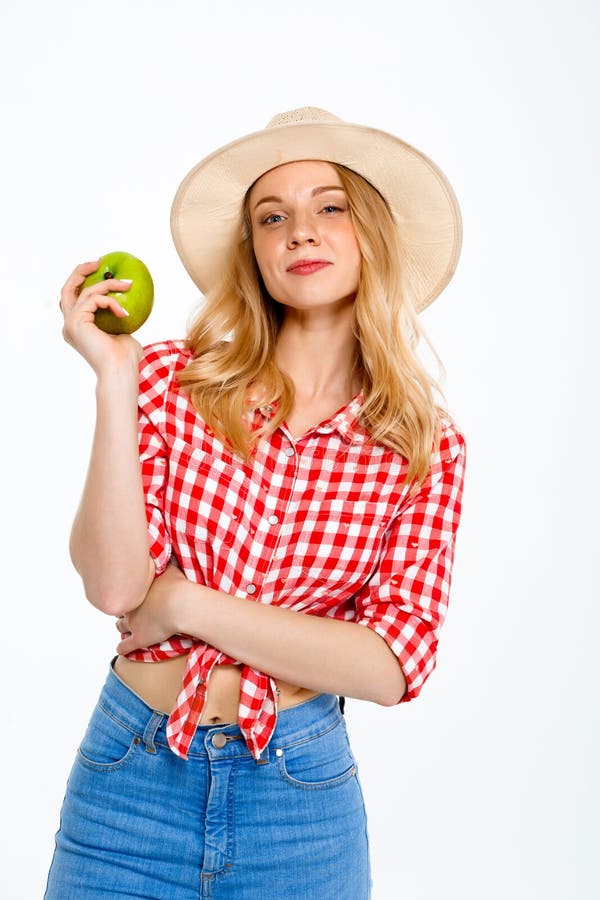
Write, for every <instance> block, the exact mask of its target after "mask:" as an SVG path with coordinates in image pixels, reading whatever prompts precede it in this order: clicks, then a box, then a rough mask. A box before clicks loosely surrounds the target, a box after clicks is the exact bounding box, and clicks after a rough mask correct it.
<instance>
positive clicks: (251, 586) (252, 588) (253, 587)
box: [246, 584, 256, 594]
mask: <svg viewBox="0 0 600 900" xmlns="http://www.w3.org/2000/svg"><path fill="white" fill-rule="evenodd" d="M246 593H247V594H255V593H256V585H255V584H247V585H246Z"/></svg>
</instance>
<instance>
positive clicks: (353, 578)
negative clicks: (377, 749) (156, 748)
mask: <svg viewBox="0 0 600 900" xmlns="http://www.w3.org/2000/svg"><path fill="white" fill-rule="evenodd" d="M190 359H191V352H190V351H188V350H186V349H185V343H184V342H183V341H167V342H164V343H156V344H151V345H150V346H148V347H146V348H145V350H144V354H143V357H142V359H141V362H140V394H139V444H140V459H141V466H142V477H143V485H144V491H145V499H146V512H147V518H148V530H149V540H150V554H151V556H152V557H153V559H154V561H155V564H156V572H157V574H160V573H161V572H163V571H164V569H165V568H166V566H167V564H168V562H169V560H170V558H171V557H172V556H174V557H176V560H177V562H178V564H179V566H180V567H181V569H182V571H183V572H184V574H185V575H186V576H187V578H189V579H190V580H191V581H194V582H196V583H198V584H204V585H207V586H208V587H210V588H214V589H215V590H217V591H223V592H224V593H225V594H232V595H237V596H240V597H245V598H246V599H247V600H249V601H254V602H255V603H271V604H274V605H275V606H283V607H286V608H288V609H293V610H297V611H298V612H303V613H305V614H307V615H313V616H333V617H335V618H337V619H345V620H347V621H351V622H358V623H360V624H362V625H365V626H366V627H367V628H372V629H373V630H374V631H375V632H376V633H377V634H379V635H381V637H382V638H383V639H384V640H385V641H386V642H387V644H388V645H389V646H390V648H391V649H392V651H393V653H394V654H395V655H396V657H397V658H398V661H399V664H400V665H401V666H402V670H403V673H404V676H405V678H406V684H407V689H406V692H405V694H404V695H403V696H402V698H401V700H400V702H406V701H408V700H412V699H413V698H414V697H416V696H417V695H418V694H419V692H420V690H421V688H422V686H423V684H424V682H425V680H426V678H427V677H428V676H429V674H430V673H431V672H432V671H433V669H434V667H435V657H436V649H437V641H438V632H439V629H440V626H441V625H442V623H443V621H444V618H445V615H446V611H447V605H448V595H449V590H450V576H451V568H452V559H453V555H454V540H455V535H456V530H457V527H458V523H459V518H460V510H461V495H462V487H463V475H464V462H465V443H464V438H463V436H462V434H461V433H460V432H459V431H458V430H457V428H456V426H455V425H454V424H453V423H452V422H451V420H450V419H449V418H447V417H446V416H445V414H441V422H442V438H441V444H440V447H439V450H438V452H436V453H434V454H432V458H431V469H430V473H429V475H428V477H427V479H426V481H425V482H424V484H423V486H422V487H421V489H420V491H419V492H418V494H417V495H416V496H413V497H412V499H411V498H409V496H408V489H407V488H406V487H405V486H404V485H403V483H402V482H403V479H404V477H405V475H406V470H407V465H408V464H407V461H406V459H405V457H403V456H401V455H400V454H399V453H396V452H394V451H392V450H390V449H388V448H386V447H384V446H381V445H378V444H371V443H368V436H369V435H368V432H367V430H366V429H365V428H364V427H363V426H362V425H361V423H360V419H359V418H358V416H359V412H360V405H361V401H362V394H361V393H359V394H358V395H357V396H356V397H354V399H353V400H352V401H351V402H350V403H349V404H348V405H347V406H346V407H344V408H343V409H340V410H339V411H338V412H337V413H336V414H335V415H334V416H333V417H332V418H330V419H328V420H327V421H324V422H321V423H320V424H319V425H318V426H315V427H313V428H311V429H310V430H309V431H307V432H306V433H305V434H303V435H302V436H301V437H299V438H296V439H294V438H292V436H291V434H290V433H289V431H288V429H287V428H286V427H285V425H282V426H280V427H279V428H277V429H276V430H275V431H274V432H273V433H272V434H271V435H270V436H269V437H268V438H263V439H261V440H260V442H259V444H258V446H257V451H256V454H255V456H254V457H253V459H252V461H251V463H249V464H246V463H244V462H243V461H241V459H240V458H239V457H236V456H234V455H233V454H232V453H231V452H230V451H229V450H228V449H227V448H226V447H225V446H224V445H223V444H222V443H221V442H220V441H219V440H218V439H217V438H216V437H215V435H214V434H213V432H212V431H211V430H210V429H209V428H208V426H207V425H206V423H205V422H204V421H203V419H202V418H201V417H200V415H199V414H198V412H197V411H196V410H195V408H194V406H193V405H192V403H191V401H190V399H189V397H188V396H187V394H186V392H185V391H184V390H182V389H180V387H179V385H178V381H177V378H176V373H177V372H178V371H179V370H180V369H182V368H183V367H184V366H185V365H186V364H187V363H188V362H189V360H190ZM273 413H274V410H273V408H270V407H267V408H264V409H262V410H260V411H254V412H252V413H251V414H250V415H251V416H252V421H251V422H250V424H251V425H252V427H254V428H257V427H259V426H260V425H261V424H263V422H264V419H265V418H266V419H269V418H271V417H272V415H273ZM224 602H225V601H224ZM185 653H188V654H189V656H188V660H187V664H186V669H185V673H184V677H183V682H182V686H181V691H180V694H179V696H178V698H177V701H176V704H175V708H174V710H173V712H172V713H171V715H170V716H169V719H168V722H167V739H168V742H169V746H170V747H171V749H172V750H173V751H174V752H175V753H176V754H177V755H179V756H182V757H184V758H185V757H186V756H187V751H188V748H189V746H190V743H191V741H192V738H193V736H194V732H195V730H196V727H197V725H198V722H199V721H200V718H201V715H202V710H203V707H204V701H205V697H206V690H207V684H208V681H209V678H210V674H211V672H212V670H213V668H214V666H215V665H218V664H225V663H236V664H241V663H240V662H239V660H235V659H232V658H231V657H230V656H228V655H227V654H225V653H222V652H220V651H219V650H218V648H216V647H212V646H210V645H208V644H206V643H204V642H203V641H201V640H197V639H196V638H192V637H188V636H186V635H174V636H173V637H171V638H169V640H167V641H163V642H162V643H161V644H157V645H154V646H152V647H149V648H148V649H140V650H136V651H134V652H133V653H129V654H128V656H129V658H130V659H136V660H143V661H146V662H154V661H158V660H163V659H167V658H169V657H173V656H179V655H181V654H185ZM241 665H242V672H241V687H240V699H239V710H238V723H239V726H240V728H241V731H242V733H243V735H244V737H245V740H246V742H247V744H248V747H249V749H250V751H251V753H252V755H253V757H254V758H255V759H259V758H260V754H261V752H262V751H263V750H264V748H265V747H266V746H267V744H268V742H269V740H270V738H271V735H272V734H273V731H274V729H275V725H276V721H277V693H276V685H275V681H274V679H273V678H272V677H270V676H269V675H268V674H266V673H264V672H259V671H257V670H256V669H253V668H251V667H250V666H247V665H243V664H241Z"/></svg>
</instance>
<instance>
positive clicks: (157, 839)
mask: <svg viewBox="0 0 600 900" xmlns="http://www.w3.org/2000/svg"><path fill="white" fill-rule="evenodd" d="M171 224H172V231H173V236H174V239H175V244H176V246H177V249H178V252H179V254H180V256H181V258H182V260H183V262H184V264H185V266H186V268H187V269H188V271H189V272H190V274H191V276H192V277H193V279H194V281H195V282H196V284H197V285H198V286H199V287H200V289H201V290H202V291H203V292H204V293H205V295H206V303H205V304H204V305H203V307H202V308H201V309H200V310H199V312H198V314H197V316H196V319H195V321H194V322H193V323H192V326H191V329H190V333H189V335H188V340H187V342H183V341H168V342H165V343H159V344H154V345H151V346H149V347H147V348H145V349H144V350H142V349H141V348H140V347H139V345H138V344H137V343H136V341H135V340H134V339H133V338H131V337H129V336H120V337H113V336H109V335H106V334H104V333H103V332H101V331H99V330H98V329H97V328H96V327H95V325H94V322H93V314H94V311H95V310H96V309H97V308H99V307H108V308H110V309H111V310H113V312H115V314H117V315H122V314H123V313H122V311H121V308H120V306H119V304H118V303H117V302H116V300H115V299H114V298H111V297H109V296H108V293H107V292H108V291H115V290H117V289H118V290H123V289H127V286H126V285H124V284H122V283H119V282H113V281H107V282H104V283H103V284H99V285H95V286H93V287H90V288H86V289H84V290H81V291H79V288H80V286H81V284H82V282H83V280H84V278H85V276H86V274H88V273H90V272H92V271H94V270H95V269H96V268H97V264H98V263H97V261H96V262H90V263H84V264H82V265H79V266H77V268H76V269H75V271H74V272H73V274H72V275H71V276H70V278H69V279H68V281H67V282H66V284H65V287H64V289H63V293H62V296H61V308H62V311H63V314H64V319H65V325H64V335H65V338H66V339H67V340H68V341H69V342H70V343H71V344H72V345H73V346H74V347H75V349H76V350H78V352H80V353H81V354H82V355H83V356H84V358H85V359H86V360H87V361H88V363H89V364H90V365H91V366H92V367H93V368H94V370H95V372H96V375H97V391H96V396H97V427H96V433H95V436H94V444H93V448H92V456H91V460H90V468H89V474H88V478H87V481H86V485H85V488H84V492H83V497H82V501H81V505H80V508H79V510H78V512H77V516H76V518H75V522H74V525H73V532H72V538H71V555H72V558H73V562H74V564H75V566H76V568H77V569H78V571H79V572H80V574H81V576H82V579H83V582H84V586H85V590H86V595H87V597H88V599H89V600H90V602H91V603H93V604H94V605H95V606H97V607H98V608H99V609H101V610H102V611H103V612H105V613H108V614H110V615H114V616H116V617H117V627H118V630H119V632H120V642H119V644H118V647H117V651H118V654H119V655H118V657H117V658H116V660H114V661H113V664H112V665H111V668H110V671H109V674H108V678H107V682H106V684H105V686H104V688H103V691H102V694H101V696H100V700H99V703H98V705H97V707H96V709H95V710H94V713H93V715H92V719H91V721H90V725H89V727H88V730H87V733H86V735H85V737H84V739H83V741H82V744H81V746H80V749H79V751H78V755H77V759H76V762H75V764H74V767H73V770H72V773H71V776H70V779H69V784H68V788H67V794H66V797H65V802H64V805H63V810H62V815H61V827H60V830H59V832H58V834H57V847H56V851H55V855H54V859H53V863H52V866H51V870H50V875H49V879H48V888H47V893H46V897H48V898H58V897H60V898H67V897H86V898H95V897H105V896H112V897H115V896H118V897H120V896H123V897H125V896H127V897H132V896H135V897H156V898H169V900H171V898H191V897H197V896H203V897H213V898H226V897H227V898H229V897H231V898H246V897H247V898H270V900H272V898H283V897H297V898H325V900H326V898H343V900H354V898H356V900H359V898H360V900H364V898H366V897H369V896H370V883H371V879H370V871H369V856H368V837H367V830H366V816H365V811H364V804H363V800H362V794H361V790H360V785H359V782H358V777H357V769H356V763H355V760H354V757H353V755H352V751H351V749H350V747H349V744H348V739H347V735H346V729H345V723H344V718H343V698H344V696H350V697H354V698H358V699H364V700H370V701H372V702H375V703H378V704H382V705H386V706H391V705H394V704H396V703H398V702H401V701H402V702H406V701H408V700H411V699H413V698H414V697H416V696H417V695H418V693H419V692H420V690H421V687H422V685H423V683H424V681H425V679H426V678H427V677H428V675H429V674H430V672H431V671H432V669H433V668H434V666H435V652H436V647H437V635H438V632H439V628H440V626H441V624H442V621H443V619H444V615H445V611H446V607H447V600H448V592H449V587H450V572H451V566H452V557H453V552H454V537H455V534H456V529H457V527H458V522H459V517H460V506H461V493H462V483H463V470H464V457H465V446H464V440H463V437H462V435H461V434H460V432H459V431H458V429H457V428H456V426H455V425H454V423H453V422H452V420H451V419H450V417H449V415H448V414H447V413H446V412H444V410H443V409H441V408H440V407H438V406H437V405H436V402H435V400H434V395H433V393H434V388H435V387H436V385H435V382H433V381H432V379H431V378H430V377H429V376H428V375H427V374H426V372H425V371H424V369H423V367H422V365H421V364H420V362H419V360H418V357H417V355H416V352H415V348H416V344H417V341H418V338H419V337H420V336H421V334H422V331H421V329H420V327H419V323H418V320H417V312H418V311H420V310H421V309H423V308H424V307H425V306H426V305H427V304H428V303H430V302H431V301H432V300H433V299H434V298H435V297H436V296H437V294H439V293H440V291H441V290H442V289H443V287H444V286H445V285H446V284H447V282H448V280H449V279H450V277H451V275H452V273H453V271H454V268H455V266H456V262H457V259H458V254H459V250H460V238H461V230H460V214H459V211H458V206H457V203H456V200H455V198H454V194H453V192H452V189H451V188H450V186H449V184H448V182H447V181H446V179H445V177H444V176H443V174H442V173H441V172H440V171H439V169H437V167H436V166H435V165H434V164H433V163H432V162H431V161H430V160H428V159H427V157H425V156H423V154H420V153H419V152H418V151H416V150H415V149H414V148H412V147H409V145H407V144H404V143H403V142H402V141H399V140H398V139H397V138H395V137H393V136H391V135H388V134H385V133H384V132H380V131H376V130H374V129H370V128H364V127H362V126H357V125H350V124H348V123H344V122H342V121H341V120H339V119H337V118H336V117H335V116H332V115H331V114H329V113H326V112H324V111H323V110H318V109H314V108H305V109H301V110H294V111H292V112H290V113H284V114H282V115H281V116H277V117H275V119H273V120H272V121H271V123H269V125H268V126H267V128H266V129H264V130H263V131H261V132H257V133H255V134H253V135H249V136H246V137H244V138H241V139H240V140H238V141H235V142H233V143H232V144H229V145H228V146H226V147H224V148H221V149H220V150H218V151H217V152H216V153H214V154H212V155H211V156H209V157H208V158H207V159H205V160H203V161H202V162H201V163H200V164H199V165H198V166H196V167H195V168H194V169H193V170H192V171H191V172H190V173H189V174H188V176H187V177H186V179H185V180H184V181H183V183H182V184H181V186H180V188H179V191H178V192H177V195H176V197H175V200H174V203H173V210H172V220H171ZM145 663H150V664H145ZM338 697H339V702H338Z"/></svg>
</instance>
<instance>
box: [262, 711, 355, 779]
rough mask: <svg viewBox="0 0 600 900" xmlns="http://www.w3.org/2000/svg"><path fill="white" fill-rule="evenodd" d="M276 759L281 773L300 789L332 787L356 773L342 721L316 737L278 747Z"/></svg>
mask: <svg viewBox="0 0 600 900" xmlns="http://www.w3.org/2000/svg"><path fill="white" fill-rule="evenodd" d="M275 759H276V762H277V768H278V772H279V775H280V776H281V777H282V778H283V779H284V781H287V782H288V783H289V784H292V785H294V787H297V788H304V789H308V790H318V789H321V790H322V789H324V788H333V787H337V786H338V785H341V784H344V782H346V781H348V780H349V779H350V778H352V777H354V775H355V774H356V762H355V760H354V757H353V755H352V751H351V750H350V744H349V743H348V736H347V733H346V728H345V725H344V721H343V720H341V721H340V722H338V723H337V724H336V725H334V726H333V727H332V728H330V729H329V730H328V731H326V732H324V733H323V734H319V735H317V736H316V737H312V738H308V739H307V740H305V741H300V742H298V743H295V744H292V745H291V746H288V747H285V746H281V747H278V748H276V750H275Z"/></svg>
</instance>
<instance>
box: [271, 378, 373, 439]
mask: <svg viewBox="0 0 600 900" xmlns="http://www.w3.org/2000/svg"><path fill="white" fill-rule="evenodd" d="M363 398H364V394H363V391H362V388H361V390H360V391H359V392H358V394H356V396H354V397H353V398H352V400H351V401H350V403H348V404H347V405H346V406H343V407H342V408H341V409H339V410H338V411H337V412H336V413H335V414H334V415H333V416H332V417H331V418H330V419H327V420H326V421H324V422H321V423H320V424H319V426H318V427H317V428H315V429H314V430H315V431H316V432H317V434H333V432H334V431H337V432H338V433H339V435H340V437H341V438H342V440H343V442H344V443H345V444H356V443H361V444H362V443H364V441H365V440H366V439H367V436H368V431H367V429H366V428H365V427H364V425H363V424H362V422H361V420H360V419H359V412H360V407H361V405H362V402H363ZM258 411H259V413H260V414H261V415H262V417H263V418H264V419H266V420H267V421H269V420H270V419H272V418H273V416H274V415H275V413H276V411H277V401H276V400H275V401H274V402H273V403H270V404H269V405H268V406H260V407H259V408H258Z"/></svg>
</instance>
